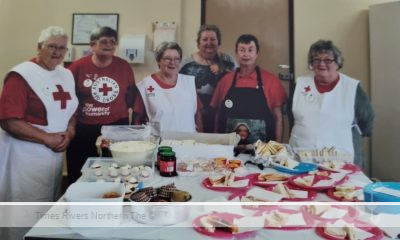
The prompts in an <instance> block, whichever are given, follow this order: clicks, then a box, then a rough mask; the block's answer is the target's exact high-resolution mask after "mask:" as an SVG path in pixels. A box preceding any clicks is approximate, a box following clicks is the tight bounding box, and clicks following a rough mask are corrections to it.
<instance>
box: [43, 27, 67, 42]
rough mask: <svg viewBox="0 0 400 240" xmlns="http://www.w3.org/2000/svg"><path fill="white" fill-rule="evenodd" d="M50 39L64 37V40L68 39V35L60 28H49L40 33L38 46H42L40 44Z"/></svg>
mask: <svg viewBox="0 0 400 240" xmlns="http://www.w3.org/2000/svg"><path fill="white" fill-rule="evenodd" d="M51 37H64V38H66V39H68V35H67V33H66V32H65V31H64V29H63V28H62V27H58V26H49V27H47V28H45V29H43V30H42V31H41V32H40V35H39V38H38V44H42V43H44V42H46V41H47V40H49V38H51Z"/></svg>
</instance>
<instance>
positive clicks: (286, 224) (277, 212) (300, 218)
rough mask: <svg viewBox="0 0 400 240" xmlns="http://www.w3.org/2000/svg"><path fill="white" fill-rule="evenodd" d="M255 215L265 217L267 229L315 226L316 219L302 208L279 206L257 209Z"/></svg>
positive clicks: (300, 228)
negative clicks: (306, 213)
mask: <svg viewBox="0 0 400 240" xmlns="http://www.w3.org/2000/svg"><path fill="white" fill-rule="evenodd" d="M254 216H264V217H265V225H264V228H265V229H274V230H303V229H308V228H312V227H314V219H313V218H312V217H310V216H308V215H305V214H304V213H303V212H301V211H300V210H294V209H287V208H282V207H279V206H275V207H271V208H269V209H263V210H260V211H257V212H256V213H255V214H254Z"/></svg>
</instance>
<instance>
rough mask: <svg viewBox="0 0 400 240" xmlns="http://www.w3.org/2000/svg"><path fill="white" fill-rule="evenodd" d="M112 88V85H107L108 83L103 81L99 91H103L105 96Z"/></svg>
mask: <svg viewBox="0 0 400 240" xmlns="http://www.w3.org/2000/svg"><path fill="white" fill-rule="evenodd" d="M111 90H112V87H109V86H107V83H103V87H101V88H99V92H102V93H103V96H107V95H108V92H109V91H111Z"/></svg>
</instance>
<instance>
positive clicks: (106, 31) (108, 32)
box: [90, 27, 118, 44]
mask: <svg viewBox="0 0 400 240" xmlns="http://www.w3.org/2000/svg"><path fill="white" fill-rule="evenodd" d="M104 36H105V37H114V38H115V41H117V43H118V33H117V31H115V30H114V29H112V28H110V27H99V28H95V29H93V31H92V32H91V33H90V43H91V44H93V42H94V41H96V40H99V38H101V37H104Z"/></svg>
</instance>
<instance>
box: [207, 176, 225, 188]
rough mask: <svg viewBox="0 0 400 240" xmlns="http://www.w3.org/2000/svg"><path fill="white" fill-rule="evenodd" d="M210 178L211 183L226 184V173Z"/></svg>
mask: <svg viewBox="0 0 400 240" xmlns="http://www.w3.org/2000/svg"><path fill="white" fill-rule="evenodd" d="M208 179H209V180H210V183H211V185H213V186H215V185H221V184H224V182H225V175H224V174H218V175H215V176H209V177H208Z"/></svg>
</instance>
